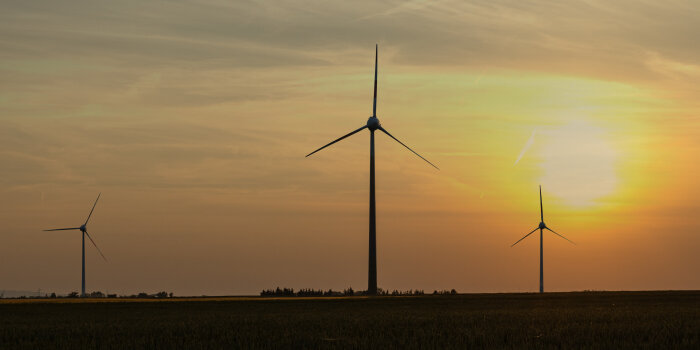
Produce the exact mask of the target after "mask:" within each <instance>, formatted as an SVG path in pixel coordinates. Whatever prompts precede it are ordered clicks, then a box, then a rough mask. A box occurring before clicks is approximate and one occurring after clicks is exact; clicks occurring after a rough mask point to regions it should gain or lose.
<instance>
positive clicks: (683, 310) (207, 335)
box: [0, 291, 700, 349]
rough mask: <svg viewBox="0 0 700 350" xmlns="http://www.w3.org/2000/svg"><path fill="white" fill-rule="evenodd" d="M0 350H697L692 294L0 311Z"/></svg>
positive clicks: (699, 326) (133, 303) (698, 320)
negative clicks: (306, 349) (451, 349)
mask: <svg viewBox="0 0 700 350" xmlns="http://www.w3.org/2000/svg"><path fill="white" fill-rule="evenodd" d="M0 348H2V349H14V348H19V349H38V348H58V349H76V348H100V349H123V348H128V349H144V348H149V349H150V348H167V349H172V348H186V349H211V348H261V349H279V348H401V349H415V348H460V349H464V348H517V349H521V348H578V349H581V348H584V349H585V348H591V349H593V348H596V349H597V348H615V349H619V348H635V349H640V348H641V349H644V348H648V349H659V348H664V349H668V348H671V349H673V348H678V349H698V348H700V292H699V291H668V292H583V293H546V294H544V295H539V294H463V295H455V296H449V295H446V296H432V295H426V296H419V297H379V298H368V297H338V298H275V299H272V298H270V299H268V298H255V297H250V298H237V297H234V298H174V299H162V300H154V299H141V300H134V299H116V300H115V299H71V300H68V299H60V300H2V301H0Z"/></svg>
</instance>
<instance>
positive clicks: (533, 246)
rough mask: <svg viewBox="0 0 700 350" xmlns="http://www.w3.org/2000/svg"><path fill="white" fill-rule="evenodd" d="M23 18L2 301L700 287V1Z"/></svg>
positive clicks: (220, 8) (4, 220)
mask: <svg viewBox="0 0 700 350" xmlns="http://www.w3.org/2000/svg"><path fill="white" fill-rule="evenodd" d="M0 8H1V9H2V11H0V82H1V83H0V238H1V239H2V243H0V291H2V290H38V289H41V290H42V291H45V292H51V291H55V292H57V293H67V292H70V291H78V290H79V289H80V244H81V243H80V233H79V232H77V231H67V232H66V231H64V232H61V231H59V232H42V230H43V229H48V228H54V227H71V226H79V225H80V224H81V223H82V222H83V221H84V220H85V218H86V217H87V214H88V212H89V211H90V207H91V206H92V203H93V201H94V200H95V197H97V194H98V193H100V192H101V193H102V198H101V199H100V202H99V204H98V205H97V208H96V209H95V213H94V214H93V216H92V219H91V221H90V225H89V226H88V227H89V231H90V233H91V234H92V236H93V238H94V239H95V240H96V241H97V244H98V245H99V246H100V248H101V249H102V251H103V252H104V254H105V255H106V256H107V259H108V262H104V261H102V260H101V258H100V256H99V255H98V253H97V251H96V250H95V249H94V247H92V246H91V245H86V248H87V290H88V291H94V290H101V291H103V292H107V291H109V292H110V293H124V294H131V293H137V292H141V291H145V292H157V291H161V290H165V291H172V292H174V293H175V294H177V295H201V294H208V295H222V294H257V293H258V292H259V291H260V290H261V289H263V288H273V287H276V286H280V287H291V288H295V289H298V288H324V289H328V288H333V289H336V290H337V289H343V288H346V287H350V286H352V287H353V288H355V289H356V290H357V289H365V288H366V287H367V254H368V253H367V245H368V196H369V164H368V163H369V133H368V132H367V131H364V132H362V133H360V134H357V135H354V136H353V137H351V138H349V139H346V140H343V141H342V142H340V143H338V144H336V145H333V146H332V147H330V148H328V149H324V150H323V151H321V152H319V153H317V154H314V155H313V156H312V157H309V158H305V157H304V156H305V155H306V154H307V153H309V152H311V151H313V150H315V149H316V148H318V147H320V146H322V145H324V144H326V143H327V142H330V141H332V140H333V139H336V138H338V137H340V136H342V135H344V134H346V133H348V132H350V131H352V130H355V129H357V128H359V127H361V126H362V125H364V124H365V123H366V121H367V118H368V117H369V116H370V115H371V113H372V79H373V74H374V71H373V70H374V49H375V44H379V87H378V90H379V92H378V103H377V115H378V117H379V119H380V120H381V122H382V125H383V126H384V127H385V128H386V129H387V130H388V131H389V132H391V133H392V134H393V135H394V136H396V137H397V138H398V139H400V140H401V141H403V142H404V143H406V144H407V145H408V146H410V147H412V148H413V149H414V150H416V151H417V152H418V153H420V154H421V155H422V156H424V157H426V158H427V159H428V160H430V161H431V162H433V163H435V164H436V165H437V166H438V167H440V171H438V170H436V169H434V168H432V167H430V166H429V165H427V164H426V163H425V162H423V161H422V160H421V159H420V158H418V157H416V156H415V155H413V154H412V153H410V152H409V151H407V150H406V149H404V148H402V147H401V146H400V145H399V144H397V143H395V142H394V141H393V140H391V139H390V138H388V137H387V136H386V135H384V134H377V136H376V152H377V170H376V177H377V217H378V219H377V252H378V281H379V287H381V288H384V289H402V290H405V289H411V288H412V289H425V290H426V291H429V292H432V290H434V289H451V288H455V289H457V290H458V291H460V292H516V291H536V290H537V288H538V273H539V271H538V269H539V267H538V264H539V261H538V239H537V238H536V237H535V235H534V234H533V236H531V237H528V239H526V240H524V241H523V242H521V243H519V244H518V245H517V246H515V247H513V248H511V247H510V245H511V244H512V243H513V242H515V241H516V240H518V239H519V238H521V237H522V236H523V235H525V234H526V233H527V232H529V231H530V230H532V229H533V228H535V227H536V225H537V224H538V223H539V204H538V185H540V184H541V185H542V189H543V191H542V192H543V197H544V211H545V222H546V223H547V224H548V225H549V226H550V227H551V228H553V229H554V230H556V231H557V232H560V233H562V234H564V235H566V236H567V237H568V238H569V239H571V240H573V241H574V242H576V243H577V245H572V244H570V243H568V242H566V241H564V240H563V239H561V238H559V237H556V236H555V235H553V234H551V233H550V234H546V235H545V237H544V263H545V273H544V287H545V290H546V291H570V290H640V289H644V290H646V289H700V273H699V272H700V271H699V267H700V200H699V198H700V183H699V182H698V178H700V164H699V162H698V160H699V157H698V154H699V152H700V137H699V136H700V44H699V42H698V33H700V20H699V19H700V3H698V2H697V1H691V0H688V1H681V0H677V1H673V0H672V1H664V2H658V1H647V0H638V1H628V0H619V1H605V0H587V1H557V2H549V1H522V0H508V1H493V0H488V1H487V0H483V1H449V0H448V1H408V2H403V1H389V2H377V1H371V2H364V1H353V2H340V1H338V2H335V1H333V2H330V1H282V2H273V1H218V0H210V1H199V2H192V1H143V0H138V1H131V0H129V1H104V2H103V1H99V2H96V1H87V0H86V1H4V2H3V3H2V5H0Z"/></svg>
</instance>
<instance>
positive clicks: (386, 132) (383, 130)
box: [379, 126, 440, 170]
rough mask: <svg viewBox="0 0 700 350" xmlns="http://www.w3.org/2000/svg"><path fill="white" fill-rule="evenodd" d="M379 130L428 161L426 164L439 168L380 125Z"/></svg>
mask: <svg viewBox="0 0 700 350" xmlns="http://www.w3.org/2000/svg"><path fill="white" fill-rule="evenodd" d="M379 130H381V131H382V132H384V133H385V134H387V135H389V137H391V138H392V139H394V140H395V141H396V142H398V143H400V144H401V146H404V147H406V148H408V150H409V151H411V152H413V154H415V155H417V156H418V157H420V159H423V160H424V161H426V162H428V164H430V165H432V166H433V168H435V169H437V170H440V168H438V167H436V166H435V164H433V163H431V162H430V161H428V160H427V159H425V158H423V157H422V156H421V155H420V154H418V153H416V151H414V150H412V149H411V148H410V147H408V146H406V145H404V144H403V142H401V141H399V139H397V138H396V137H394V135H392V134H390V133H389V132H388V131H386V130H385V129H384V128H383V127H381V126H380V127H379Z"/></svg>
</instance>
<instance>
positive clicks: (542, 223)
mask: <svg viewBox="0 0 700 350" xmlns="http://www.w3.org/2000/svg"><path fill="white" fill-rule="evenodd" d="M540 220H541V221H540V224H539V225H538V226H537V227H535V229H534V230H532V231H530V233H528V234H526V235H525V237H523V238H521V239H519V240H518V241H517V242H515V243H513V245H512V246H510V247H511V248H512V247H513V246H515V245H516V244H518V243H519V242H520V241H522V240H523V239H525V238H526V237H527V236H529V235H531V234H532V233H533V232H535V231H537V230H540V293H544V272H543V261H542V231H543V230H549V231H550V232H552V233H554V234H555V235H557V236H559V237H561V238H563V239H565V240H567V241H569V242H571V240H569V239H568V238H566V237H564V236H562V235H560V234H558V233H556V232H554V230H552V229H551V228H549V227H547V225H545V224H544V212H543V210H542V186H540ZM571 243H572V244H574V245H575V244H576V243H574V242H571Z"/></svg>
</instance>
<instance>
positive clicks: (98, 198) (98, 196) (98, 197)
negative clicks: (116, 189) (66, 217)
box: [85, 193, 102, 225]
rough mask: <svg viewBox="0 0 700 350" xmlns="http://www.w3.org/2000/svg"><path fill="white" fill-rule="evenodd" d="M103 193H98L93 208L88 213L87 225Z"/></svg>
mask: <svg viewBox="0 0 700 350" xmlns="http://www.w3.org/2000/svg"><path fill="white" fill-rule="evenodd" d="M101 195H102V193H100V194H98V195H97V199H95V204H93V205H92V209H91V210H90V214H89V215H88V217H87V219H86V220H85V225H87V223H88V221H90V216H92V212H93V211H94V210H95V206H96V205H97V201H99V200H100V196H101Z"/></svg>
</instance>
